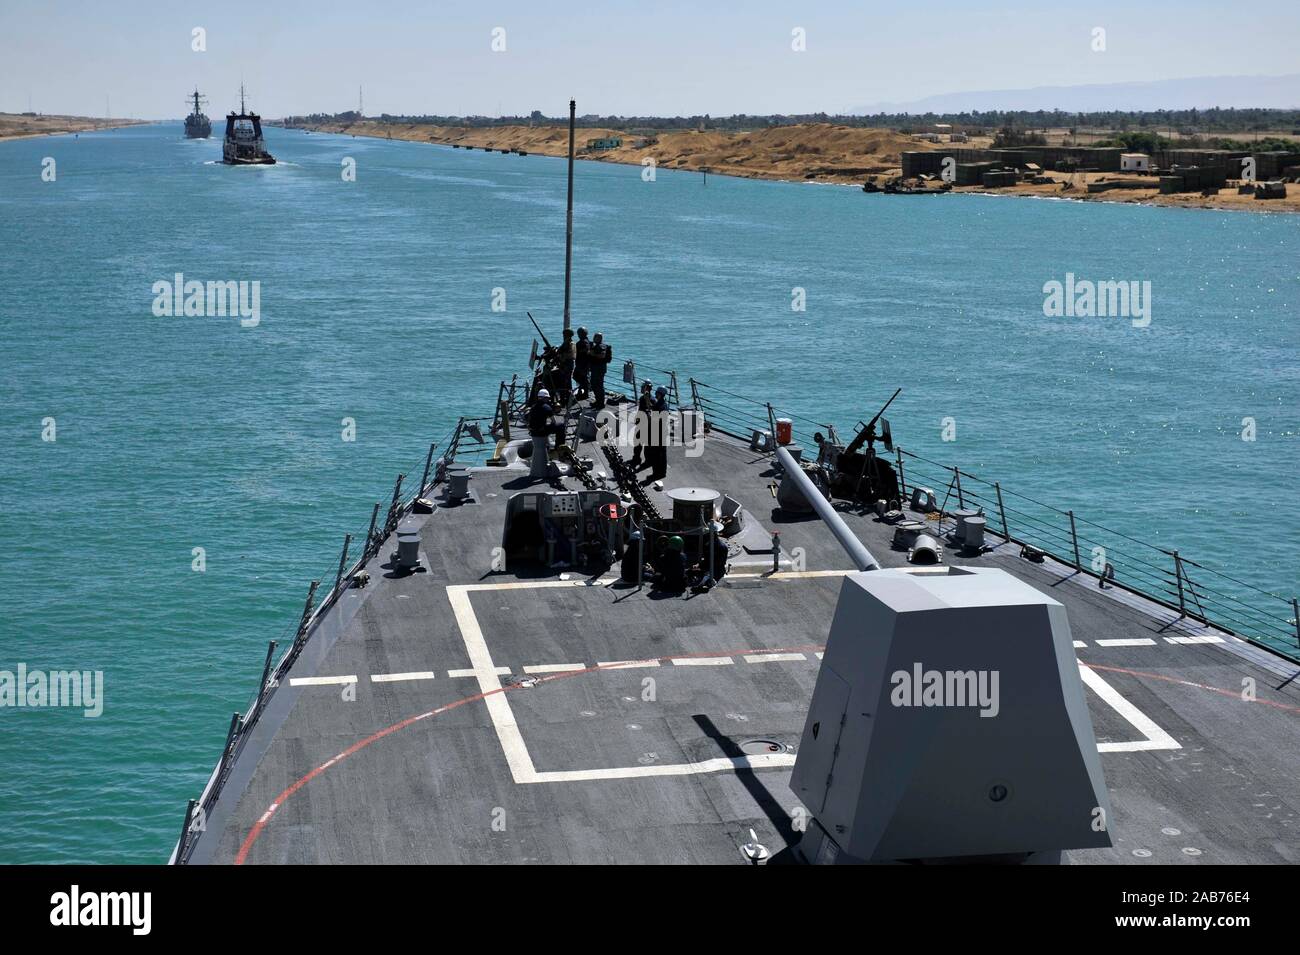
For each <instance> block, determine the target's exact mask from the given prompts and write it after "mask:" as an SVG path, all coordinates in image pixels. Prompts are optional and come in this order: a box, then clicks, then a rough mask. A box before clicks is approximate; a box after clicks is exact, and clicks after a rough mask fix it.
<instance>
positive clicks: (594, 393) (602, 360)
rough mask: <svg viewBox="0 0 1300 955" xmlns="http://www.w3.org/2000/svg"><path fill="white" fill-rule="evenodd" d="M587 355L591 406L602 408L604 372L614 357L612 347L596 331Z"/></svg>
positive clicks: (603, 404) (580, 330) (603, 401)
mask: <svg viewBox="0 0 1300 955" xmlns="http://www.w3.org/2000/svg"><path fill="white" fill-rule="evenodd" d="M578 333H579V334H581V333H582V329H579V330H578ZM587 355H588V373H587V380H588V382H589V383H590V385H591V397H592V404H591V406H592V407H593V408H603V407H605V372H606V371H608V370H609V363H610V362H611V361H613V359H614V349H612V348H610V347H609V346H608V345H606V344H605V339H604V336H602V335H601V333H600V332H596V337H595V338H593V339H592V340H591V346H590V347H589V349H588V351H587Z"/></svg>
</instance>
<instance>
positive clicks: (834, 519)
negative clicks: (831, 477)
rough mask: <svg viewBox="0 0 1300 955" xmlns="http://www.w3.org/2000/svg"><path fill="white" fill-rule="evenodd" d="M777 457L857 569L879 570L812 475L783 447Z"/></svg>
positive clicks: (877, 564) (777, 452)
mask: <svg viewBox="0 0 1300 955" xmlns="http://www.w3.org/2000/svg"><path fill="white" fill-rule="evenodd" d="M776 458H777V460H778V461H780V462H781V467H783V468H785V473H786V474H787V475H789V476H790V478H791V479H792V480H793V481H794V482H795V484H796V485H797V486H798V488H799V490H800V491H802V492H803V496H804V497H805V498H806V499H807V500H808V503H809V504H811V505H812V509H813V510H814V511H816V512H817V516H818V517H820V518H821V519H822V520H823V521H824V522H825V523H826V526H827V527H828V528H830V532H831V533H832V534H834V535H835V539H836V540H837V541H839V543H840V546H841V547H843V548H844V552H845V553H846V554H848V555H849V559H850V560H852V561H853V564H854V566H855V567H857V568H858V570H879V569H880V563H879V562H878V561H877V560H876V558H875V557H873V556H871V551H869V550H867V545H866V544H864V543H862V541H861V540H859V539H858V535H857V534H855V533H853V531H852V530H850V529H849V525H848V524H845V523H844V518H842V517H840V513H839V511H837V510H835V508H833V507H832V506H831V502H830V501H828V500H826V498H824V497H823V496H822V492H821V491H820V490H818V489H817V485H815V484H813V482H812V479H810V478H809V477H808V475H806V474H804V473H803V468H801V467H800V466H799V462H798V461H796V460H795V459H794V457H793V456H792V455H791V454H790V452H789V451H787V450H786V449H785V448H783V447H780V446H778V447H777V449H776Z"/></svg>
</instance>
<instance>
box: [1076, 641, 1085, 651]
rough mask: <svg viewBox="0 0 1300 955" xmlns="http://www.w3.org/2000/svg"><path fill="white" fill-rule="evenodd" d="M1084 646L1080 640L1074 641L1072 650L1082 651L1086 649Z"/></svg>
mask: <svg viewBox="0 0 1300 955" xmlns="http://www.w3.org/2000/svg"><path fill="white" fill-rule="evenodd" d="M1086 646H1087V644H1086V643H1084V642H1083V641H1082V640H1075V641H1074V649H1076V650H1082V649H1083V648H1084V647H1086Z"/></svg>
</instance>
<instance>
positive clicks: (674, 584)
mask: <svg viewBox="0 0 1300 955" xmlns="http://www.w3.org/2000/svg"><path fill="white" fill-rule="evenodd" d="M683 543H684V542H683V541H682V539H681V538H680V537H677V536H673V537H670V538H668V541H667V546H665V547H664V549H663V553H661V554H659V555H658V556H657V557H656V558H655V562H654V571H655V589H657V590H662V591H665V592H666V593H670V594H680V593H681V592H682V591H684V590H685V589H686V584H687V582H688V571H689V567H688V565H687V563H686V555H685V554H684V553H682V547H683Z"/></svg>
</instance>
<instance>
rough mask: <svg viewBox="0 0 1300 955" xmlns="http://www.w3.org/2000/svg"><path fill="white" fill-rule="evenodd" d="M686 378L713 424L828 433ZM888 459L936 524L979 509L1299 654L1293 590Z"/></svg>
mask: <svg viewBox="0 0 1300 955" xmlns="http://www.w3.org/2000/svg"><path fill="white" fill-rule="evenodd" d="M689 382H690V386H691V394H692V396H693V399H692V403H693V405H694V406H695V407H696V408H697V409H699V411H700V413H701V414H702V415H703V417H704V421H705V424H706V426H707V427H709V428H711V429H714V430H718V431H723V432H726V433H728V434H731V435H733V436H735V437H739V438H742V439H748V438H749V437H750V436H751V434H752V432H753V431H754V430H763V431H768V430H771V431H773V432H774V431H775V426H776V419H778V418H787V419H790V420H791V422H792V423H793V428H792V430H793V433H794V438H795V440H796V441H798V442H800V443H802V444H803V445H804V446H805V447H808V448H809V449H810V452H811V448H812V446H813V444H812V436H813V434H814V433H815V432H817V431H820V432H822V433H823V434H829V433H830V430H831V426H830V425H829V424H824V423H821V422H818V421H815V420H813V419H812V418H809V417H807V416H806V415H799V414H795V413H791V412H788V411H783V410H781V409H780V408H778V407H777V406H775V405H773V404H772V403H770V402H764V401H759V400H757V399H754V398H747V397H745V396H743V395H738V394H735V393H734V392H731V391H727V390H725V389H723V388H717V387H714V386H711V385H708V384H705V383H704V382H701V381H697V380H696V379H693V378H692V379H689ZM892 463H894V465H895V466H896V468H897V469H898V472H899V480H900V482H901V483H902V485H903V487H902V490H903V493H904V495H905V496H906V495H910V493H911V488H913V487H915V486H918V485H920V486H925V487H928V488H930V489H931V490H933V491H934V493H935V497H936V499H937V500H938V502H939V505H940V510H941V512H942V513H941V515H940V523H941V525H942V522H943V521H944V520H945V519H950V518H951V517H952V514H953V512H954V511H957V510H962V509H975V510H981V511H983V512H984V515H985V517H986V519H987V521H988V525H987V526H988V529H989V531H991V532H993V533H995V534H997V535H999V536H1001V537H1003V538H1005V539H1006V540H1007V541H1008V542H1010V543H1014V544H1020V545H1022V546H1023V545H1025V544H1028V545H1029V546H1031V547H1034V548H1037V549H1038V550H1041V551H1043V552H1044V553H1045V554H1047V555H1049V556H1051V557H1052V558H1054V559H1056V560H1058V561H1061V562H1062V563H1065V564H1067V565H1069V566H1071V567H1073V568H1074V570H1075V572H1076V573H1080V574H1087V575H1089V576H1091V577H1093V578H1096V579H1097V581H1098V583H1099V585H1100V586H1116V587H1120V588H1121V589H1124V590H1128V591H1131V592H1133V593H1136V594H1140V595H1142V596H1144V597H1148V598H1150V599H1152V600H1155V601H1157V602H1159V603H1161V604H1163V605H1165V606H1166V607H1169V608H1171V609H1174V610H1177V611H1178V613H1179V614H1180V616H1182V617H1186V618H1189V619H1191V620H1195V621H1200V622H1202V623H1205V624H1209V625H1212V626H1214V627H1217V628H1219V629H1221V630H1225V631H1227V632H1229V633H1232V634H1234V635H1236V636H1239V637H1241V638H1242V639H1245V640H1249V641H1251V642H1253V643H1258V644H1260V645H1262V646H1265V647H1267V648H1268V649H1270V650H1272V651H1274V652H1276V653H1279V654H1281V655H1283V656H1285V657H1287V658H1288V659H1292V660H1297V661H1300V607H1298V606H1297V600H1296V597H1295V596H1289V597H1288V596H1284V595H1282V594H1277V593H1273V592H1272V591H1268V590H1264V589H1263V588H1260V587H1257V586H1255V585H1253V584H1250V583H1247V582H1246V581H1244V580H1241V579H1239V578H1237V577H1233V576H1231V575H1229V574H1227V573H1225V572H1223V571H1222V570H1219V569H1217V568H1215V567H1213V566H1211V565H1209V564H1208V563H1202V562H1198V561H1195V560H1191V559H1189V558H1188V557H1186V556H1184V555H1183V554H1182V553H1180V552H1179V551H1177V550H1169V549H1167V548H1163V547H1159V546H1157V545H1155V544H1151V543H1149V542H1147V541H1144V540H1141V539H1139V538H1137V537H1134V536H1132V535H1130V534H1126V533H1124V532H1122V531H1117V530H1115V529H1114V528H1111V527H1107V526H1105V525H1103V524H1100V523H1097V522H1095V521H1090V520H1087V519H1085V518H1083V517H1081V516H1080V515H1079V514H1077V513H1076V512H1074V511H1072V510H1062V509H1061V508H1059V507H1055V506H1054V505H1051V504H1046V503H1044V502H1042V501H1039V500H1036V499H1035V498H1032V497H1029V496H1028V495H1025V494H1020V493H1018V492H1016V491H1013V490H1011V489H1009V488H1007V487H1005V486H1003V485H1002V484H1001V483H1000V482H997V481H990V480H988V479H986V478H983V477H981V476H979V475H977V474H972V473H971V472H969V471H963V470H961V469H960V468H959V467H957V466H955V465H947V464H941V463H939V462H936V461H931V460H930V459H928V458H925V457H922V456H921V455H919V454H915V453H913V452H911V451H906V450H903V449H902V448H897V449H896V450H895V452H894V455H893V458H892Z"/></svg>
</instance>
